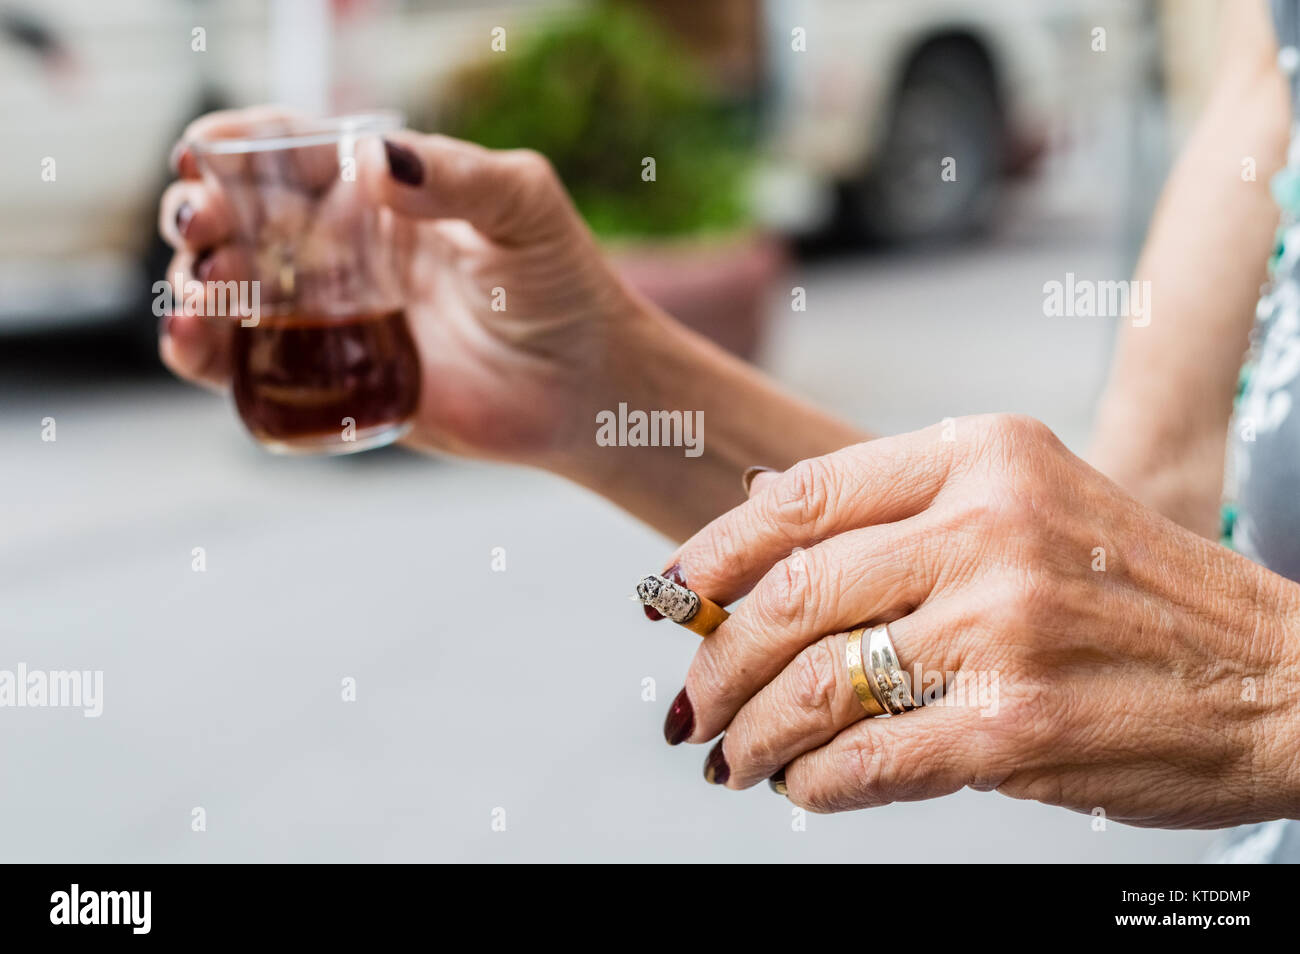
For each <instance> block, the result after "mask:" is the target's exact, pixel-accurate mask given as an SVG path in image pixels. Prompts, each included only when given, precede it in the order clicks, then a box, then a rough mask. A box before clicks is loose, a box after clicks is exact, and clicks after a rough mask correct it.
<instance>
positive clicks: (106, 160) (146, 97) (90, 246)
mask: <svg viewBox="0 0 1300 954" xmlns="http://www.w3.org/2000/svg"><path fill="white" fill-rule="evenodd" d="M555 6H556V4H554V3H549V4H544V3H540V2H538V0H400V2H399V0H386V2H385V0H377V2H370V3H354V2H347V0H270V2H265V0H219V2H216V0H112V2H105V0H0V104H2V108H0V115H3V116H4V148H3V149H0V332H4V331H9V330H34V329H40V328H42V327H57V326H63V325H70V324H86V323H93V322H121V323H123V324H124V325H127V326H129V328H130V329H131V330H133V331H138V333H139V334H140V336H141V338H142V340H144V341H146V342H149V347H150V348H152V340H153V337H154V335H155V329H154V319H153V318H152V314H151V312H150V310H149V308H148V297H149V289H150V287H151V285H152V283H153V282H154V281H155V280H156V279H158V278H160V277H161V276H162V274H163V272H164V269H165V267H166V265H167V262H168V261H169V260H170V251H169V250H168V249H167V248H166V247H165V246H163V245H162V243H161V241H160V240H158V239H157V237H156V236H157V227H156V222H155V216H156V215H157V207H158V198H159V196H160V194H161V192H162V190H163V188H164V187H165V185H166V183H167V181H168V180H169V179H170V178H171V174H170V173H169V171H168V169H167V159H168V154H169V152H170V149H171V146H172V144H173V143H174V142H175V141H176V138H177V137H178V136H179V135H180V133H181V131H182V130H183V129H184V128H185V126H186V124H187V123H188V122H189V121H190V120H191V119H193V118H194V117H196V116H198V115H201V114H202V113H204V112H207V111H209V110H211V109H216V108H221V107H227V106H244V105H249V104H253V103H259V102H267V101H272V100H274V101H277V102H288V103H292V104H294V105H298V106H301V107H304V108H309V109H310V108H316V109H331V110H333V109H338V110H348V109H354V108H355V109H364V108H370V107H374V106H376V105H383V106H391V105H396V106H398V107H400V108H403V109H408V110H410V111H412V112H418V111H419V110H420V109H421V108H424V107H425V105H426V102H425V97H428V96H429V95H430V94H431V92H432V91H433V90H434V89H436V87H437V84H438V82H439V80H440V79H441V77H442V76H444V75H445V74H446V73H447V72H449V71H451V70H453V69H455V68H456V67H458V66H459V65H461V64H462V63H464V62H467V61H468V60H470V59H472V58H474V57H477V56H481V55H482V54H483V52H484V50H486V49H487V48H488V43H489V39H490V33H491V29H492V27H493V26H494V25H497V24H499V23H502V22H517V21H518V19H519V17H520V16H524V15H529V14H530V13H532V12H534V11H541V10H546V9H554V8H555ZM431 38H436V42H435V41H434V40H433V39H431Z"/></svg>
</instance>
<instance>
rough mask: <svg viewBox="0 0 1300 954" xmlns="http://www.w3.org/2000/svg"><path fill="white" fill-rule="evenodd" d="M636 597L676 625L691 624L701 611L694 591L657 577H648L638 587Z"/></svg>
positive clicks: (698, 599)
mask: <svg viewBox="0 0 1300 954" xmlns="http://www.w3.org/2000/svg"><path fill="white" fill-rule="evenodd" d="M636 597H637V599H639V600H640V601H641V602H642V603H644V604H645V605H646V606H649V607H651V608H652V609H655V610H658V611H659V613H660V614H661V615H663V616H667V617H668V618H669V619H670V620H672V621H673V622H674V623H686V622H690V620H691V618H692V617H693V616H694V615H695V614H696V613H697V612H699V609H700V598H699V597H698V596H697V595H696V594H695V592H694V591H693V590H688V589H687V588H686V587H684V586H682V585H681V584H679V583H674V582H673V581H672V580H668V579H665V578H664V577H662V576H657V575H651V576H647V577H646V578H645V579H643V580H642V581H641V582H640V583H638V584H637V585H636Z"/></svg>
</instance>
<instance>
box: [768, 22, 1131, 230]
mask: <svg viewBox="0 0 1300 954" xmlns="http://www.w3.org/2000/svg"><path fill="white" fill-rule="evenodd" d="M1148 16H1153V13H1152V5H1151V4H1149V3H1143V2H1120V0H1097V2H1084V0H980V2H959V0H767V3H766V7H765V24H766V35H767V44H766V47H767V48H766V56H765V60H766V63H767V69H768V73H769V81H770V84H771V92H772V97H773V102H772V107H771V114H770V135H771V146H772V151H773V152H774V154H775V156H776V158H777V160H778V164H777V167H776V169H777V172H778V173H779V174H778V175H775V176H774V177H773V181H774V182H777V183H778V186H777V187H776V188H775V189H774V190H769V191H775V192H778V193H779V192H780V191H781V189H780V186H779V183H784V184H785V185H786V187H787V188H786V189H785V192H786V193H787V194H788V193H789V192H790V191H792V189H791V187H793V190H795V191H797V192H798V194H799V198H798V200H797V201H796V202H795V203H794V205H795V206H796V207H797V208H798V209H801V210H804V212H805V214H807V212H808V211H809V210H813V209H816V210H818V213H814V214H813V215H812V216H811V220H810V221H805V222H798V221H790V216H788V215H784V214H783V213H781V212H778V213H777V217H778V218H785V219H786V220H787V223H786V224H787V225H792V226H802V227H808V226H817V225H821V224H824V220H825V219H826V218H829V217H830V216H832V215H839V216H841V217H842V219H843V221H845V222H846V223H849V224H851V225H854V226H856V227H857V228H858V229H859V230H861V231H863V232H866V233H867V234H870V235H872V236H875V237H878V238H882V239H888V240H906V239H913V238H923V237H933V236H936V235H951V234H957V233H961V232H963V231H966V230H969V229H971V228H973V227H976V226H978V225H979V224H981V222H982V221H983V219H984V216H985V214H986V213H987V211H988V209H989V206H990V204H991V199H992V196H993V194H994V189H993V186H994V185H995V183H996V181H997V179H998V178H999V176H1000V175H1002V174H1003V173H1004V172H1008V171H1016V170H1018V169H1020V168H1023V167H1025V166H1026V164H1027V163H1028V162H1029V161H1030V160H1032V159H1033V158H1034V157H1035V156H1036V155H1037V154H1038V153H1040V152H1041V151H1042V148H1043V147H1044V146H1045V145H1046V144H1047V142H1048V141H1049V140H1050V139H1051V138H1052V137H1053V136H1054V135H1055V134H1056V133H1058V132H1059V131H1060V130H1061V129H1062V127H1068V126H1069V124H1070V119H1071V112H1072V111H1075V110H1077V109H1079V108H1080V106H1081V104H1083V103H1086V102H1087V101H1088V100H1089V99H1090V98H1093V97H1096V96H1097V95H1098V94H1100V93H1104V92H1106V91H1107V90H1110V91H1111V92H1114V91H1115V90H1122V88H1124V87H1132V86H1133V85H1134V84H1135V83H1136V82H1137V77H1138V70H1139V68H1140V65H1141V63H1142V62H1143V59H1142V53H1143V50H1142V49H1140V48H1139V46H1140V42H1139V41H1140V37H1141V36H1142V31H1141V29H1140V27H1141V25H1142V22H1143V20H1144V18H1146V17H1148ZM946 160H951V162H946ZM944 173H948V174H947V175H945V174H944ZM810 191H811V194H812V196H813V198H814V199H815V201H812V200H810V198H809V194H810ZM787 204H788V203H787Z"/></svg>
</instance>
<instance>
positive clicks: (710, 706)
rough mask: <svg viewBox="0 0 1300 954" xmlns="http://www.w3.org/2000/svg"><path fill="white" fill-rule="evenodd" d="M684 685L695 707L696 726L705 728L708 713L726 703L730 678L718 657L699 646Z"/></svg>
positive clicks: (729, 688) (729, 689)
mask: <svg viewBox="0 0 1300 954" xmlns="http://www.w3.org/2000/svg"><path fill="white" fill-rule="evenodd" d="M706 645H707V644H706ZM686 687H687V695H688V696H689V697H690V700H691V703H692V706H693V707H694V709H695V719H696V724H697V725H696V727H697V728H705V726H706V722H707V721H708V719H709V714H710V713H712V712H714V711H716V710H718V709H720V708H722V707H723V706H725V705H726V700H727V697H728V694H729V693H730V691H731V679H730V676H729V674H728V673H727V672H726V670H725V667H724V666H723V664H722V662H721V661H720V658H719V657H717V656H716V654H714V653H711V652H709V651H708V650H707V649H706V648H705V646H701V647H700V650H699V651H698V652H696V654H695V659H694V660H693V661H692V662H691V668H690V670H689V671H688V672H687V674H686Z"/></svg>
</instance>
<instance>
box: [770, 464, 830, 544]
mask: <svg viewBox="0 0 1300 954" xmlns="http://www.w3.org/2000/svg"><path fill="white" fill-rule="evenodd" d="M834 468H835V465H834V464H832V463H831V462H830V458H828V457H812V458H809V459H808V460H801V461H800V462H799V463H797V464H795V465H794V466H793V467H791V468H790V469H789V470H788V471H786V472H785V473H784V474H783V475H781V477H779V478H778V479H777V481H776V484H775V486H774V487H773V488H772V493H771V496H770V501H771V506H772V509H773V516H774V517H775V518H776V521H777V522H778V523H781V524H785V525H793V526H797V527H806V528H814V529H815V528H816V527H818V526H820V525H821V524H822V522H823V521H824V519H825V518H826V516H827V514H829V513H830V511H831V507H832V506H833V503H834V496H835V485H836V477H835V469H834Z"/></svg>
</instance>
